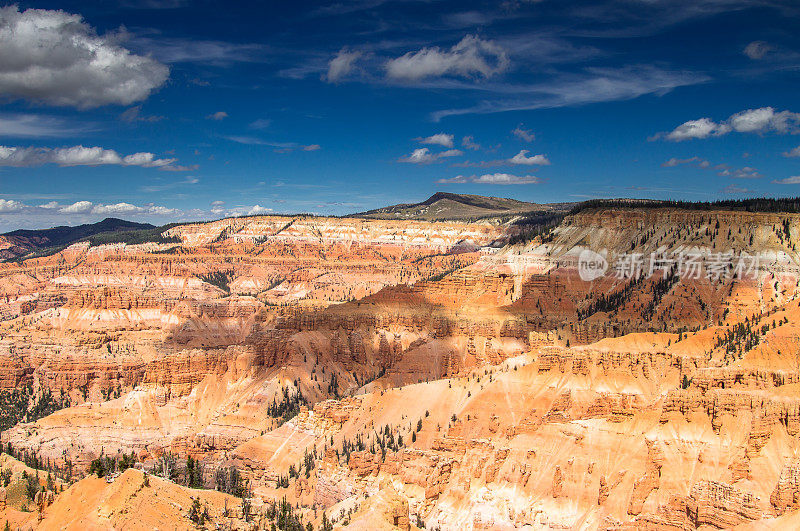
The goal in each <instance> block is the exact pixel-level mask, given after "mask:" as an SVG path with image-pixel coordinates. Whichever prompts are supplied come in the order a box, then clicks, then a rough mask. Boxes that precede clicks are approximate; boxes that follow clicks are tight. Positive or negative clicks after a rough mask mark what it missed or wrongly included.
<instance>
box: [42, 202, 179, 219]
mask: <svg viewBox="0 0 800 531" xmlns="http://www.w3.org/2000/svg"><path fill="white" fill-rule="evenodd" d="M39 208H46V209H48V210H54V209H58V212H60V213H62V214H96V215H103V216H108V215H125V214H129V215H130V214H155V215H163V216H167V215H172V214H176V213H178V210H176V209H174V208H167V207H163V206H158V205H146V206H137V205H133V204H131V203H109V204H104V203H97V204H95V203H92V202H91V201H76V202H74V203H72V204H71V205H59V204H58V203H56V202H55V201H51V202H50V203H47V204H45V205H41V206H40V207H39Z"/></svg>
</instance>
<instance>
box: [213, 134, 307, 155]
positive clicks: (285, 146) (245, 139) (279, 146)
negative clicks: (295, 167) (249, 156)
mask: <svg viewBox="0 0 800 531" xmlns="http://www.w3.org/2000/svg"><path fill="white" fill-rule="evenodd" d="M224 138H227V139H228V140H230V141H232V142H236V143H237V144H245V145H248V146H268V147H273V148H275V150H276V152H278V153H289V152H291V151H294V150H296V149H299V150H302V151H317V150H319V149H321V146H320V145H319V144H298V143H297V142H273V141H269V140H263V139H261V138H257V137H253V136H241V135H233V136H226V137H224Z"/></svg>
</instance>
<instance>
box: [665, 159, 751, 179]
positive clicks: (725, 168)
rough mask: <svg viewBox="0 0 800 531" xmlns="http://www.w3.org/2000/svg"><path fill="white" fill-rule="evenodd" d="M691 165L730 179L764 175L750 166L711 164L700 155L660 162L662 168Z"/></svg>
mask: <svg viewBox="0 0 800 531" xmlns="http://www.w3.org/2000/svg"><path fill="white" fill-rule="evenodd" d="M685 164H688V165H692V166H696V167H697V168H700V169H701V170H709V171H713V172H716V174H717V175H719V176H720V177H730V178H732V179H761V178H763V177H764V176H763V175H761V173H759V171H758V170H757V169H755V168H752V167H750V166H745V167H743V168H732V167H730V166H729V165H727V164H712V163H711V162H709V161H707V160H705V159H703V158H700V157H696V156H695V157H689V158H686V159H677V158H674V157H673V158H671V159H669V160H667V161H665V162H663V163H662V164H661V167H662V168H674V167H676V166H681V165H685Z"/></svg>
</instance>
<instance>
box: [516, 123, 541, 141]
mask: <svg viewBox="0 0 800 531" xmlns="http://www.w3.org/2000/svg"><path fill="white" fill-rule="evenodd" d="M511 133H513V135H514V136H515V137H517V138H519V139H520V140H524V141H525V142H533V141H534V140H536V134H535V133H534V132H533V131H531V130H530V129H525V127H524V126H523V125H522V124H519V125H518V126H517V127H515V128H514V130H513V131H511Z"/></svg>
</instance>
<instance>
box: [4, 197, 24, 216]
mask: <svg viewBox="0 0 800 531" xmlns="http://www.w3.org/2000/svg"><path fill="white" fill-rule="evenodd" d="M24 207H25V205H24V204H22V203H20V202H19V201H14V200H13V199H0V213H5V212H19V211H20V210H22V209H23V208H24Z"/></svg>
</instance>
